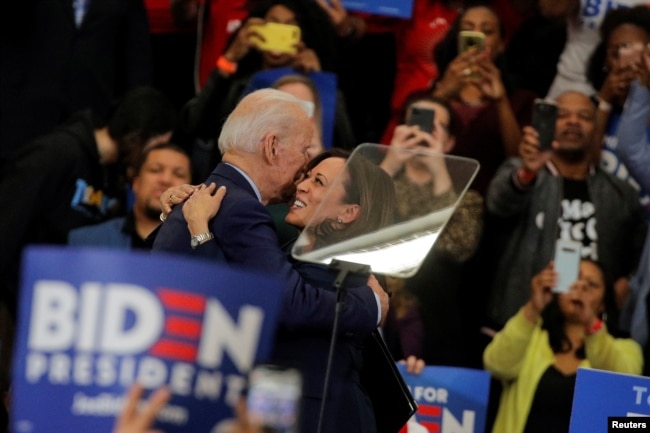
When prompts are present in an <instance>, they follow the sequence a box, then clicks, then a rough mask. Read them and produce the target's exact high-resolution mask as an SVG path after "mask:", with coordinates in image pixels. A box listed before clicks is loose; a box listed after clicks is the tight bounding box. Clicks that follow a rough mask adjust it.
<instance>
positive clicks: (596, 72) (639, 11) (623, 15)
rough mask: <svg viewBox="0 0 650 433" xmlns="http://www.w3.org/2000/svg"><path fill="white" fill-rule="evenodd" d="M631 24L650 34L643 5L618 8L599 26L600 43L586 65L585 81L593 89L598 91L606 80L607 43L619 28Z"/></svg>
mask: <svg viewBox="0 0 650 433" xmlns="http://www.w3.org/2000/svg"><path fill="white" fill-rule="evenodd" d="M624 24H631V25H633V26H636V27H639V28H640V29H643V30H644V31H645V32H646V33H648V34H650V8H648V7H647V6H645V5H640V6H635V7H632V8H618V9H612V10H610V11H609V12H607V15H605V19H603V22H602V24H601V25H600V43H599V44H598V45H597V46H596V48H595V49H594V51H593V52H592V54H591V56H590V57H589V63H588V64H587V79H588V80H589V82H590V83H591V85H592V86H594V88H595V89H600V88H601V87H602V85H603V83H604V82H605V79H606V78H607V73H608V71H607V69H606V67H605V66H606V65H605V61H606V60H607V43H608V42H609V38H610V36H611V35H612V33H613V32H614V30H616V29H617V28H619V27H620V26H622V25H624Z"/></svg>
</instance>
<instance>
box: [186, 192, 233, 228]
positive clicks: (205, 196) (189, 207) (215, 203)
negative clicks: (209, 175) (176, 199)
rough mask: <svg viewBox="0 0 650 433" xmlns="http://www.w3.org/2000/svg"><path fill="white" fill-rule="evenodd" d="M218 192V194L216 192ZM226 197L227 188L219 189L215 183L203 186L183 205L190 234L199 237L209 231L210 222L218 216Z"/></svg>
mask: <svg viewBox="0 0 650 433" xmlns="http://www.w3.org/2000/svg"><path fill="white" fill-rule="evenodd" d="M215 190H216V192H215ZM225 195H226V187H225V186H220V187H219V188H218V189H217V185H216V184H215V183H211V184H210V185H209V186H205V185H201V186H200V187H199V188H198V189H197V190H196V191H195V192H194V194H192V196H191V197H190V198H188V200H187V201H186V202H185V204H184V205H183V216H184V217H185V221H187V227H188V229H189V231H190V234H192V235H197V234H199V233H205V232H207V231H208V222H209V221H210V220H211V219H212V218H213V217H214V216H215V215H216V214H217V212H218V211H219V208H220V207H221V201H222V200H223V198H224V196H225Z"/></svg>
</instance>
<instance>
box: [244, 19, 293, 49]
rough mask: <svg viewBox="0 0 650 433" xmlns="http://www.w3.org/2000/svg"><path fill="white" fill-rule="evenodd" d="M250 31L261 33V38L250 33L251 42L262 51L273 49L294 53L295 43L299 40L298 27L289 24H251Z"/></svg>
mask: <svg viewBox="0 0 650 433" xmlns="http://www.w3.org/2000/svg"><path fill="white" fill-rule="evenodd" d="M250 29H251V31H253V32H255V33H258V34H259V35H261V36H262V37H263V38H264V40H261V39H260V38H258V37H257V36H256V35H254V34H253V35H251V39H250V40H251V42H253V43H254V44H255V46H256V47H257V48H258V49H260V50H262V51H275V52H279V53H288V54H295V53H296V50H297V47H296V45H297V44H298V43H299V42H300V37H301V36H300V33H301V32H300V27H298V26H294V25H291V24H279V23H273V22H269V23H264V24H259V25H251V26H250Z"/></svg>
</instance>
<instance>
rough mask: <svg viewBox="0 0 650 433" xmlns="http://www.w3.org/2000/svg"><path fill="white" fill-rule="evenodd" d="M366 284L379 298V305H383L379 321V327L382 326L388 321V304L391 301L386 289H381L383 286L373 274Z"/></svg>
mask: <svg viewBox="0 0 650 433" xmlns="http://www.w3.org/2000/svg"><path fill="white" fill-rule="evenodd" d="M366 284H368V286H369V287H370V288H371V289H372V291H373V292H375V294H376V295H377V296H379V303H380V305H381V320H380V321H379V326H381V325H383V324H384V322H385V321H386V315H387V314H388V303H389V300H390V299H389V297H388V293H386V291H385V290H384V288H383V287H381V284H379V281H377V278H376V277H375V276H374V275H372V274H370V276H369V277H368V282H367V283H366Z"/></svg>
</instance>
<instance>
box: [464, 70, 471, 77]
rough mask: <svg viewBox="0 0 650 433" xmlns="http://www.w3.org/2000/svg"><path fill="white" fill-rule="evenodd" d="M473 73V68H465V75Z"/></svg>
mask: <svg viewBox="0 0 650 433" xmlns="http://www.w3.org/2000/svg"><path fill="white" fill-rule="evenodd" d="M471 73H472V70H471V69H470V68H465V69H463V75H465V76H466V77H467V76H469V75H471Z"/></svg>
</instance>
